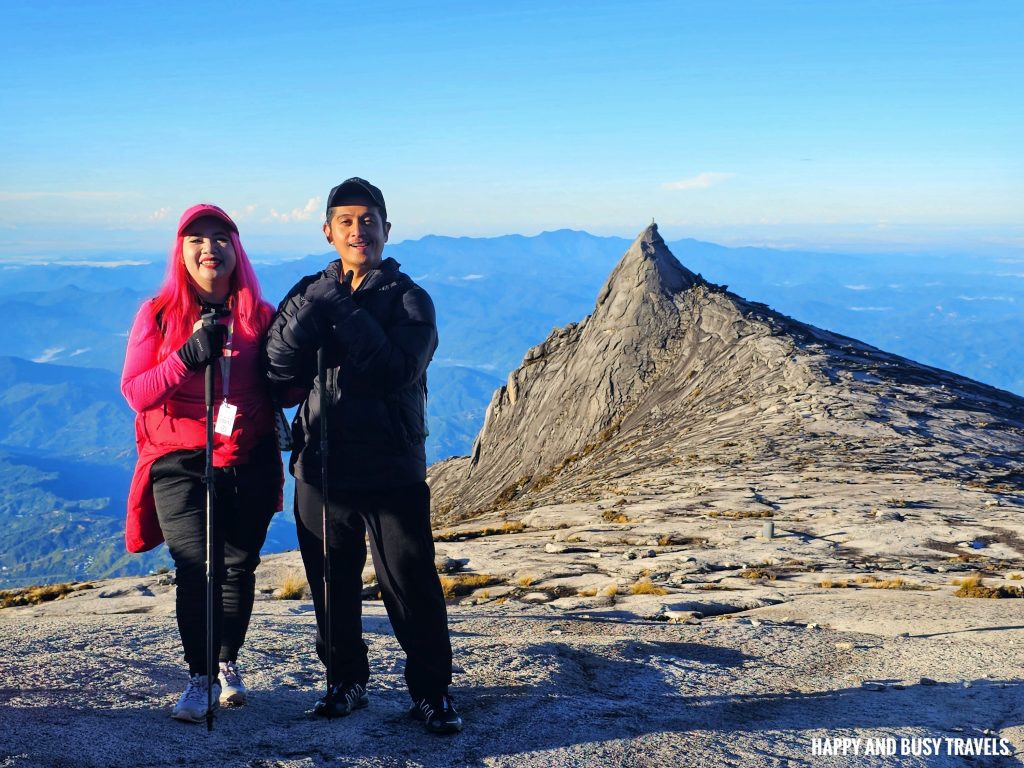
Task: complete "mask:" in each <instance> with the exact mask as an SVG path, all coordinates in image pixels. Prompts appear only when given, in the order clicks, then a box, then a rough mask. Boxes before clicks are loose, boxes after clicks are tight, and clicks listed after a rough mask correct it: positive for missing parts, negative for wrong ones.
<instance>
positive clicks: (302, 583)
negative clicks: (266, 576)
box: [274, 571, 306, 600]
mask: <svg viewBox="0 0 1024 768" xmlns="http://www.w3.org/2000/svg"><path fill="white" fill-rule="evenodd" d="M305 594H306V577H305V576H304V575H303V574H302V573H301V572H299V571H289V572H288V573H286V574H285V576H284V578H283V579H282V580H281V586H280V587H279V588H278V589H277V590H275V592H274V598H275V599H277V600H301V599H302V597H303V595H305Z"/></svg>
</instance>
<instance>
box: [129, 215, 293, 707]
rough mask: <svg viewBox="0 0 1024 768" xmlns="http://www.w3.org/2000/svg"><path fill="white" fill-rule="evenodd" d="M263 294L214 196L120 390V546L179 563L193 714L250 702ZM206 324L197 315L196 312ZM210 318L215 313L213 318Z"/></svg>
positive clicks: (185, 234) (266, 428) (264, 472)
mask: <svg viewBox="0 0 1024 768" xmlns="http://www.w3.org/2000/svg"><path fill="white" fill-rule="evenodd" d="M273 312H274V310H273V307H271V305H270V304H268V303H267V302H265V301H263V300H262V298H261V297H260V288H259V283H258V282H257V280H256V274H255V273H254V272H253V269H252V265H251V264H250V263H249V259H248V257H247V256H246V255H245V250H244V249H243V248H242V243H241V241H240V240H239V239H238V227H237V226H235V223H234V222H233V221H232V220H231V217H230V216H228V215H227V214H226V213H225V212H224V211H223V210H221V209H220V208H218V207H217V206H215V205H210V204H208V203H202V204H199V205H194V206H192V207H191V208H189V209H188V210H187V211H185V213H183V214H182V216H181V220H180V221H179V222H178V230H177V238H176V239H175V241H174V247H173V248H172V249H171V252H170V259H169V263H168V269H167V276H166V278H165V279H164V283H163V285H162V286H161V288H160V291H159V293H158V294H157V295H156V296H155V297H154V298H152V299H150V300H148V301H146V302H145V303H144V304H143V305H142V308H141V309H140V310H139V312H138V314H137V315H136V317H135V322H134V324H133V325H132V330H131V334H130V336H129V339H128V350H127V354H126V356H125V363H124V371H123V373H122V374H121V392H122V394H123V395H124V397H125V399H126V400H127V401H128V404H129V405H130V406H131V407H132V410H134V411H135V413H136V416H135V440H136V446H137V448H138V452H139V458H138V462H137V464H136V467H135V474H134V476H133V478H132V485H131V490H130V491H129V496H128V519H127V523H126V526H125V544H126V546H127V548H128V551H130V552H143V551H145V550H148V549H152V548H153V547H156V546H157V545H159V544H160V543H161V542H162V541H166V542H167V547H168V549H169V550H170V553H171V557H172V558H173V559H174V564H175V567H176V570H177V573H176V579H175V581H176V584H177V596H176V608H177V610H176V613H177V619H178V630H179V632H180V634H181V642H182V646H183V647H184V652H185V662H186V663H187V664H188V668H189V682H188V686H187V687H186V689H185V692H184V693H183V694H182V696H181V698H180V699H179V701H178V703H177V704H176V705H175V707H174V709H173V711H172V713H171V716H172V717H175V718H177V719H179V720H185V721H188V722H201V721H203V720H204V719H206V716H207V688H208V686H210V685H212V686H213V689H212V701H213V708H214V709H216V708H217V707H218V706H219V704H236V705H237V704H244V703H245V700H246V693H247V692H246V688H245V685H244V684H243V683H242V679H241V677H240V675H239V673H238V667H237V657H238V651H239V649H240V648H241V646H242V643H243V641H244V640H245V633H246V630H247V629H248V626H249V617H250V615H251V613H252V605H253V597H254V592H255V584H256V577H255V570H256V566H257V565H259V562H260V557H259V552H260V548H261V547H262V546H263V541H264V539H265V538H266V534H267V527H268V526H269V525H270V520H271V517H273V515H274V512H276V511H277V510H280V509H281V487H282V481H283V470H282V467H281V455H280V453H279V451H278V448H277V442H276V438H275V434H274V433H275V427H274V408H273V405H272V403H271V399H270V393H269V390H268V388H267V385H266V383H265V379H264V377H263V375H262V372H261V370H260V347H261V344H262V342H263V337H264V334H265V333H266V330H267V327H268V326H269V324H270V319H271V317H272V315H273ZM201 318H203V319H205V320H206V322H204V321H203V319H201ZM214 318H216V319H215V320H214ZM207 366H212V367H213V370H214V375H215V380H214V392H215V400H216V403H217V411H218V413H217V416H218V420H217V428H216V434H215V437H214V444H213V448H214V450H213V466H214V494H213V496H214V505H213V542H214V552H215V557H214V567H213V573H214V600H213V627H212V631H213V637H214V648H219V649H220V650H219V653H220V656H219V659H220V673H219V675H218V679H217V680H210V679H208V676H207V674H206V632H207V626H206V486H205V483H204V482H203V479H204V470H205V464H206V459H205V449H206V423H207V420H206V397H205V386H204V380H205V371H206V368H207Z"/></svg>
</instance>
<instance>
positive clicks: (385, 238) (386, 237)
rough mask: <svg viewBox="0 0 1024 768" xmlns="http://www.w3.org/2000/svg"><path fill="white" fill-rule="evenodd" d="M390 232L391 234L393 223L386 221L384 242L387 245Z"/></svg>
mask: <svg viewBox="0 0 1024 768" xmlns="http://www.w3.org/2000/svg"><path fill="white" fill-rule="evenodd" d="M389 232H391V222H390V221H385V222H384V242H385V243H386V242H387V241H388V233H389Z"/></svg>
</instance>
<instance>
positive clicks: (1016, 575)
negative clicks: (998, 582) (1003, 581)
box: [1006, 573, 1024, 581]
mask: <svg viewBox="0 0 1024 768" xmlns="http://www.w3.org/2000/svg"><path fill="white" fill-rule="evenodd" d="M1006 578H1008V579H1009V580H1010V581H1020V580H1021V579H1024V573H1008V574H1006Z"/></svg>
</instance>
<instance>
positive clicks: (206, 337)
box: [178, 323, 228, 371]
mask: <svg viewBox="0 0 1024 768" xmlns="http://www.w3.org/2000/svg"><path fill="white" fill-rule="evenodd" d="M227 337H228V327H227V326H226V325H223V324H222V323H213V324H212V325H204V326H203V327H202V328H200V329H199V330H198V331H196V332H195V333H193V334H192V335H191V336H189V337H188V341H186V342H185V343H184V344H183V345H182V347H181V349H179V350H178V357H180V358H181V362H183V363H184V364H185V367H186V368H188V369H189V370H190V371H198V370H199V369H200V368H202V367H203V366H204V365H206V364H207V363H209V362H210V361H211V360H216V359H217V358H218V357H220V356H221V355H222V354H223V353H224V342H225V340H226V339H227Z"/></svg>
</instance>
